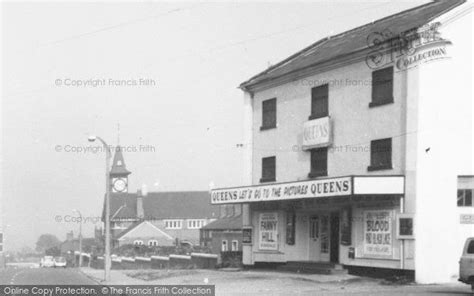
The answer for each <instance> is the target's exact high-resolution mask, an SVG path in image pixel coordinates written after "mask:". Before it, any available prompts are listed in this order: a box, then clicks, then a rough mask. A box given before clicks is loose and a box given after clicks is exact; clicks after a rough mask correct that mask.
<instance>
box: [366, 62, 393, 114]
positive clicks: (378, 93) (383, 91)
mask: <svg viewBox="0 0 474 296" xmlns="http://www.w3.org/2000/svg"><path fill="white" fill-rule="evenodd" d="M389 103H393V67H388V68H384V69H380V70H377V71H374V72H372V102H370V104H369V107H375V106H380V105H385V104H389Z"/></svg>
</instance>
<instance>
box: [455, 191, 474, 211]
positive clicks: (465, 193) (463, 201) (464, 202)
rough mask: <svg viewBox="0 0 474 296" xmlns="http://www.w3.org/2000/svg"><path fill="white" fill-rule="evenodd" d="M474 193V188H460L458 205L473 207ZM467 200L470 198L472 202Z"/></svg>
mask: <svg viewBox="0 0 474 296" xmlns="http://www.w3.org/2000/svg"><path fill="white" fill-rule="evenodd" d="M460 193H462V196H461V197H460V195H459V194H460ZM468 193H469V194H468ZM473 195H474V189H458V194H457V206H458V207H473V206H474V202H473V197H472V196H473ZM467 200H470V202H467ZM460 201H461V203H460Z"/></svg>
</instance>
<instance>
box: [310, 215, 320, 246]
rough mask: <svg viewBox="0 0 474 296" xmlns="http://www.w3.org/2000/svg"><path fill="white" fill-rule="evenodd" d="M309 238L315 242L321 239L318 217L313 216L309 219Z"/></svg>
mask: <svg viewBox="0 0 474 296" xmlns="http://www.w3.org/2000/svg"><path fill="white" fill-rule="evenodd" d="M309 237H310V238H311V239H313V240H317V239H318V238H319V219H318V216H313V217H311V218H310V219H309Z"/></svg>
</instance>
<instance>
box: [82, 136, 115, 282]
mask: <svg viewBox="0 0 474 296" xmlns="http://www.w3.org/2000/svg"><path fill="white" fill-rule="evenodd" d="M88 140H89V142H94V141H95V140H99V141H100V142H101V143H102V145H103V146H104V148H105V258H104V260H105V262H104V281H106V282H107V281H110V265H111V264H110V263H111V262H110V160H111V158H112V152H111V151H110V147H109V145H108V144H107V143H106V142H105V141H104V140H103V139H102V138H100V137H97V136H90V137H89V139H88Z"/></svg>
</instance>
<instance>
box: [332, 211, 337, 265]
mask: <svg viewBox="0 0 474 296" xmlns="http://www.w3.org/2000/svg"><path fill="white" fill-rule="evenodd" d="M330 241H331V244H330V245H331V252H330V261H331V262H333V263H339V213H331V234H330Z"/></svg>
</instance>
